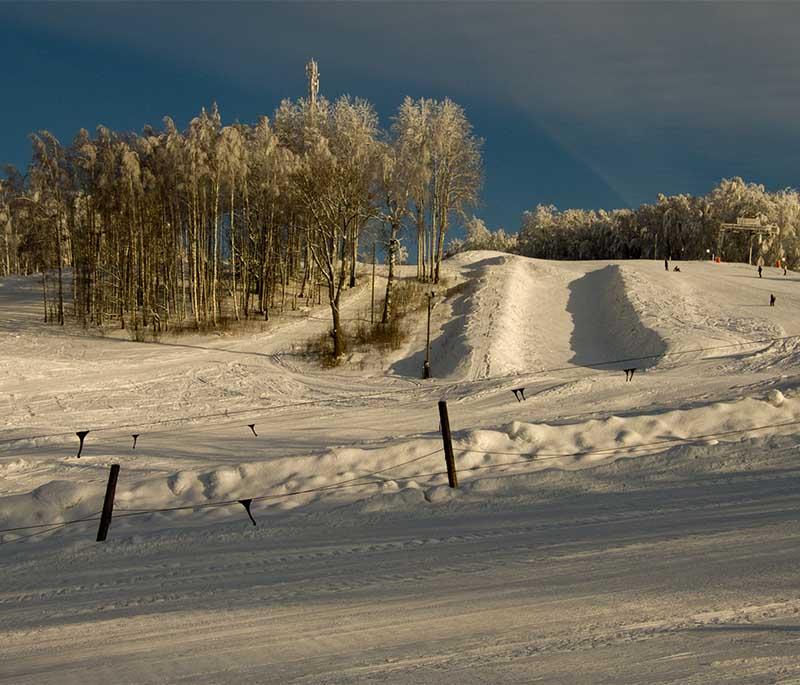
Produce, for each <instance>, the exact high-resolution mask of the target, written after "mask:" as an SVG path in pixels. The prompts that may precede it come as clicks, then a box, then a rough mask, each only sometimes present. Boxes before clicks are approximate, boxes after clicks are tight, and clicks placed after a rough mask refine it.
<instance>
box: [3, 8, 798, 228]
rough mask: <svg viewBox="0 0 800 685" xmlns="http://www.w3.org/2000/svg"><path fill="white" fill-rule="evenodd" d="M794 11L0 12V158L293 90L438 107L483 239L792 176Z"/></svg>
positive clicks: (265, 106)
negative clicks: (53, 140) (480, 169)
mask: <svg viewBox="0 0 800 685" xmlns="http://www.w3.org/2000/svg"><path fill="white" fill-rule="evenodd" d="M798 26H800V5H795V4H770V3H761V2H759V3H753V4H748V3H727V2H725V3H719V4H708V3H704V4H693V3H680V4H670V3H652V2H642V3H600V2H588V3H576V2H565V3H557V4H556V3H553V4H550V3H501V2H486V3H478V2H470V3H449V2H437V3H411V2H402V3H399V2H397V3H395V2H373V3H367V2H365V3H333V2H324V3H311V2H291V3H231V2H227V3H212V2H206V3H200V4H194V3H188V2H181V3H139V4H134V3H124V2H122V3H96V4H91V3H64V2H61V3H54V4H49V3H18V4H17V3H8V2H7V3H2V4H0V44H1V45H3V46H4V48H5V49H4V50H3V54H4V63H3V65H2V67H0V93H2V99H0V103H2V106H1V107H0V117H2V124H3V125H2V126H0V163H2V162H10V163H13V164H16V165H19V166H24V165H25V164H27V161H28V159H29V150H30V147H29V142H28V139H27V136H28V134H29V133H30V132H32V131H35V130H38V129H42V128H47V129H49V130H51V131H53V132H54V133H55V134H56V135H57V136H58V137H60V138H61V139H62V142H65V143H66V142H69V141H70V139H71V138H72V136H73V135H74V134H75V132H76V131H77V130H78V129H79V128H81V127H83V128H87V129H89V130H90V131H91V130H94V128H95V127H96V126H97V125H98V124H103V125H106V126H109V127H111V128H114V129H118V130H141V128H142V126H143V125H144V124H148V123H149V124H153V125H156V126H158V125H160V122H161V119H162V117H163V116H164V115H169V116H172V117H173V118H174V119H175V120H176V122H177V123H178V125H179V126H181V127H182V126H184V125H185V124H186V123H187V122H188V120H189V119H190V118H191V117H192V116H194V115H195V114H196V113H197V112H198V111H199V109H200V108H201V107H202V106H204V105H208V104H210V103H211V102H212V101H214V100H216V101H217V103H218V104H219V107H220V111H221V113H222V117H223V121H224V122H232V121H235V120H239V121H244V122H255V121H256V120H257V118H258V116H259V115H261V114H266V115H268V116H271V114H272V111H273V110H274V108H275V107H276V106H277V104H278V103H279V101H280V100H281V99H282V98H284V97H290V98H297V97H301V96H302V95H303V94H304V90H305V81H304V70H303V67H304V64H305V62H306V60H307V59H308V58H309V57H311V56H314V57H315V58H316V59H317V61H318V62H319V64H320V72H321V92H322V93H323V94H324V95H326V96H328V97H329V98H334V97H336V96H338V95H340V94H344V93H349V94H351V95H357V96H361V97H365V98H367V99H369V100H371V101H372V102H373V103H374V104H375V105H376V107H377V109H378V111H379V113H380V114H381V117H382V120H383V122H384V124H387V125H388V123H389V117H390V116H391V115H392V113H393V112H394V110H395V109H396V108H397V106H398V105H399V103H400V102H401V100H402V99H403V97H404V96H405V95H410V96H412V97H422V96H425V97H436V98H442V97H445V96H449V97H451V98H453V99H454V100H456V101H457V102H459V103H460V104H462V105H463V106H464V107H465V109H466V111H467V114H468V116H469V118H470V120H471V121H472V122H473V124H474V126H475V130H476V132H477V133H478V135H480V136H481V137H483V138H484V139H485V149H484V158H485V167H486V182H485V188H484V192H483V206H481V207H479V208H478V209H477V210H476V213H477V214H478V215H479V216H482V217H484V218H485V220H486V222H487V224H488V225H489V226H490V227H497V226H500V225H502V226H504V227H505V228H507V229H509V230H516V229H517V228H518V226H519V219H520V215H521V213H522V211H523V210H524V209H528V208H532V207H534V206H535V205H536V204H537V203H552V204H555V205H557V206H559V207H561V208H566V207H587V208H588V207H606V208H612V207H622V206H636V205H638V204H640V203H642V202H652V201H654V200H655V197H656V194H657V193H658V192H663V193H666V194H673V193H682V192H690V193H703V192H706V191H707V190H709V189H710V188H711V187H712V186H713V185H714V184H715V183H716V182H717V181H719V179H721V178H723V177H730V176H734V175H740V176H743V177H745V178H746V179H747V180H752V181H758V182H761V183H764V184H765V185H767V186H768V187H769V188H780V187H784V186H797V185H799V183H798V173H800V126H798V123H797V120H798V115H799V114H800V80H798V78H797V75H798V74H800V48H798V40H797V38H796V33H797V29H798Z"/></svg>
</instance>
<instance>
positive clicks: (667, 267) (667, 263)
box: [664, 257, 669, 271]
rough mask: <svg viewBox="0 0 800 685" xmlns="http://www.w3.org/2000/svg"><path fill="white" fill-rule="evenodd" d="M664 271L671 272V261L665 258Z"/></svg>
mask: <svg viewBox="0 0 800 685" xmlns="http://www.w3.org/2000/svg"><path fill="white" fill-rule="evenodd" d="M664 271H669V259H667V258H666V257H664Z"/></svg>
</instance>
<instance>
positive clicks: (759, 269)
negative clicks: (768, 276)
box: [758, 264, 761, 278]
mask: <svg viewBox="0 0 800 685" xmlns="http://www.w3.org/2000/svg"><path fill="white" fill-rule="evenodd" d="M758 277H759V278H761V264H759V265H758Z"/></svg>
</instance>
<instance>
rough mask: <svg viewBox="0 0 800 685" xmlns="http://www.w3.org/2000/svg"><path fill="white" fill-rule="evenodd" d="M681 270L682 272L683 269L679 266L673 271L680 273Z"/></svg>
mask: <svg viewBox="0 0 800 685" xmlns="http://www.w3.org/2000/svg"><path fill="white" fill-rule="evenodd" d="M680 270H681V269H680V267H679V266H676V267H675V268H674V269H673V271H678V272H680Z"/></svg>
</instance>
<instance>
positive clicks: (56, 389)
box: [0, 252, 800, 685]
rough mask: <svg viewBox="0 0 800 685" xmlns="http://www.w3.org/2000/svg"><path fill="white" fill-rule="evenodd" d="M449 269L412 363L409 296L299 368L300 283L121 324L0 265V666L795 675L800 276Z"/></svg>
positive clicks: (686, 270)
mask: <svg viewBox="0 0 800 685" xmlns="http://www.w3.org/2000/svg"><path fill="white" fill-rule="evenodd" d="M412 271H413V268H411V269H410V270H408V272H404V274H406V276H405V277H409V278H410V274H411V272H412ZM444 273H445V276H446V284H445V285H444V286H443V287H442V288H440V290H439V296H438V297H437V306H436V307H435V309H434V310H433V321H432V336H431V337H432V343H431V366H432V369H433V375H434V378H433V379H431V380H430V381H422V380H420V378H419V376H420V372H421V368H422V361H423V359H424V354H425V350H424V347H425V323H426V321H425V312H423V311H420V312H418V313H417V314H415V315H412V316H411V317H410V318H409V319H408V324H409V325H410V326H411V328H412V330H411V335H410V337H409V340H408V342H407V344H406V345H405V346H404V347H403V348H402V349H400V350H398V351H396V352H392V353H379V352H363V351H360V352H354V353H353V354H352V355H351V357H350V358H349V359H348V361H347V363H346V364H345V365H343V366H340V367H339V368H336V369H332V370H323V369H320V368H319V367H318V366H316V365H315V364H314V362H313V360H311V359H310V358H308V357H306V356H305V355H304V354H303V353H302V350H303V349H304V342H305V341H306V340H308V339H310V338H312V337H314V336H318V335H320V334H321V333H323V332H324V331H325V329H326V326H327V325H328V323H327V322H328V311H327V309H326V308H325V307H324V306H317V307H311V308H302V309H301V310H299V311H296V312H291V313H287V314H286V315H285V316H283V317H281V318H280V319H277V320H274V321H271V322H269V323H268V324H264V325H263V326H262V327H261V330H260V332H256V331H254V332H251V333H248V334H247V335H243V336H240V337H233V336H207V337H201V336H183V337H173V338H169V337H166V338H164V339H163V340H162V341H161V342H160V343H146V344H142V343H135V342H131V341H129V340H128V339H127V337H126V335H125V333H124V332H117V333H113V334H108V335H106V336H105V337H101V336H96V335H95V336H92V335H88V334H86V333H84V332H83V331H80V330H78V329H76V328H72V327H69V326H68V327H66V328H65V329H60V328H58V327H51V326H45V325H44V324H42V323H41V322H40V310H39V308H40V299H39V290H38V286H37V279H36V278H10V279H5V280H0V528H1V529H3V530H4V531H6V532H3V533H0V542H2V543H3V544H2V545H0V682H3V683H14V684H15V685H16V684H19V685H22V684H25V683H37V684H38V683H59V684H65V685H67V684H70V683H80V684H81V685H86V684H87V683H115V684H116V683H131V684H133V683H136V684H140V683H141V684H145V683H236V684H237V685H239V684H240V683H242V682H253V683H337V684H339V683H372V682H374V683H404V684H405V683H445V682H447V683H459V684H462V683H463V684H470V683H531V682H542V683H615V684H616V683H682V684H683V683H723V682H724V683H758V684H761V683H784V684H787V683H800V592H799V591H798V588H800V546H799V543H800V471H798V463H800V443H798V441H797V435H798V432H800V430H799V429H798V427H799V426H800V394H798V391H797V388H798V380H799V378H800V377H798V373H797V364H798V361H800V346H799V345H798V342H799V341H800V338H797V337H793V336H797V335H800V276H798V275H797V274H793V273H789V274H788V275H787V276H783V274H782V271H780V270H778V269H769V268H767V269H765V270H764V278H762V279H759V278H758V277H757V275H756V274H755V271H754V270H753V269H752V268H751V267H747V266H744V265H728V264H711V263H697V262H687V263H681V272H680V273H675V272H666V271H665V270H664V267H663V263H662V262H653V261H630V262H547V261H541V260H533V259H527V258H522V257H516V256H511V255H504V254H500V253H492V252H471V253H467V254H463V255H459V256H458V257H456V258H454V259H452V260H450V261H449V262H448V263H446V268H445V271H444ZM384 283H385V281H383V280H382V278H381V279H379V283H378V287H381V286H382V285H383V284H384ZM770 293H774V294H775V295H776V297H777V303H776V306H775V307H769V306H768V301H769V295H770ZM369 301H370V289H369V284H368V283H367V281H366V280H363V281H362V282H361V284H360V285H359V286H358V287H357V288H356V289H354V290H352V291H350V292H348V293H347V296H346V301H345V318H350V319H356V318H359V317H363V316H364V311H365V308H368V307H369ZM632 358H634V359H635V360H634V361H631V359H632ZM634 367H635V368H636V369H637V371H636V372H635V374H634V376H633V379H632V380H631V381H630V382H628V381H626V374H625V373H624V372H623V369H626V368H634ZM520 387H524V388H525V396H526V400H525V401H520V402H518V401H517V400H516V399H515V396H514V394H513V393H512V392H511V391H512V389H515V388H520ZM439 399H446V400H447V401H448V408H449V414H450V423H451V427H452V429H453V438H454V449H455V455H456V465H457V468H458V475H459V480H460V487H459V488H458V489H457V490H452V489H450V488H449V487H448V486H447V476H446V474H445V473H444V457H443V453H442V449H441V448H442V442H441V437H440V434H439V416H438V411H437V401H438V400H439ZM248 424H253V425H254V429H255V432H256V433H257V435H254V433H253V432H252V431H251V429H250V428H249V427H248ZM79 430H89V431H90V433H89V434H88V436H87V438H86V443H85V446H84V448H83V451H82V454H81V457H80V459H78V458H77V457H76V454H77V450H78V439H77V437H76V436H75V432H76V431H79ZM133 434H137V435H139V437H138V440H137V444H136V449H135V450H134V449H132V443H133V439H132V437H131V436H132V435H133ZM114 463H118V464H120V466H121V472H120V479H119V483H118V486H117V492H116V500H115V517H114V519H113V521H112V524H111V528H110V532H109V538H108V540H107V541H106V542H104V543H96V542H94V539H95V535H96V531H97V520H96V519H97V516H98V513H99V511H100V509H101V508H102V501H103V493H104V490H105V483H106V480H107V477H108V471H109V467H110V465H111V464H114ZM246 498H248V499H249V498H254V501H253V503H252V513H253V516H254V517H255V519H256V521H257V523H258V525H257V526H256V527H254V526H253V525H252V524H251V522H250V520H249V518H248V517H247V514H246V512H245V510H244V508H243V507H242V505H240V504H239V503H238V502H237V500H240V499H246ZM156 510H160V511H156ZM78 519H90V520H88V521H82V522H77V523H70V524H69V525H65V526H60V527H54V528H52V529H51V528H49V527H44V526H43V527H41V528H22V529H20V530H8V529H11V528H20V527H26V526H36V525H42V524H51V523H53V524H58V523H64V522H70V521H76V520H78Z"/></svg>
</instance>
